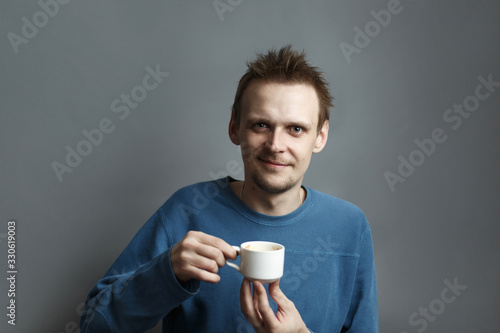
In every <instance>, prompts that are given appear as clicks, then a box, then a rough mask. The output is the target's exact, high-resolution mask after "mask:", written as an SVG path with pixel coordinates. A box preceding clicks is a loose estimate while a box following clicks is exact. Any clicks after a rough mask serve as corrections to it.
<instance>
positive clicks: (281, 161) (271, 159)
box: [257, 153, 294, 166]
mask: <svg viewBox="0 0 500 333" xmlns="http://www.w3.org/2000/svg"><path fill="white" fill-rule="evenodd" d="M257 158H258V159H260V160H264V161H266V162H271V163H275V164H284V165H289V166H294V163H293V162H291V161H287V160H285V159H283V158H281V157H279V156H277V155H275V154H270V153H262V154H259V155H257Z"/></svg>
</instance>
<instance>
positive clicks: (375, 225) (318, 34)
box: [0, 0, 500, 333]
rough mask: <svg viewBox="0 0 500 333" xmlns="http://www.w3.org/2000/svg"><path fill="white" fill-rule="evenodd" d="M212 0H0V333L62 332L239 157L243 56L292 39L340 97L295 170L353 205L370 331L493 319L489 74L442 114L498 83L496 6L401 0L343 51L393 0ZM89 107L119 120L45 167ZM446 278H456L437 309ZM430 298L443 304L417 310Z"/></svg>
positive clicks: (496, 210) (492, 100)
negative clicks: (94, 292) (156, 225)
mask: <svg viewBox="0 0 500 333" xmlns="http://www.w3.org/2000/svg"><path fill="white" fill-rule="evenodd" d="M61 1H62V0H61ZM222 2H224V3H226V4H228V6H230V7H229V8H230V9H231V10H227V11H226V12H224V13H223V14H221V16H219V15H218V13H217V11H216V10H215V8H214V5H213V2H212V1H210V0H205V1H200V0H198V1H95V0H94V1H72V2H69V3H68V4H65V5H62V4H61V5H59V8H58V11H57V13H55V14H54V12H55V9H54V8H55V7H54V6H52V11H53V12H52V14H53V15H52V16H53V17H52V16H48V15H45V16H46V18H47V20H46V22H44V17H43V14H36V13H37V12H39V11H41V10H42V9H41V7H40V5H39V4H37V2H35V1H31V2H27V1H2V3H1V4H0V17H1V19H0V27H1V40H0V52H1V53H0V54H1V59H2V61H1V72H0V78H1V79H0V85H1V86H0V88H1V99H0V110H1V114H0V115H1V118H0V157H1V169H0V172H1V173H0V177H1V180H0V181H1V190H0V222H1V224H0V226H1V229H0V241H1V243H0V253H1V255H0V263H1V264H0V267H1V271H2V272H4V273H1V274H0V277H2V276H4V275H6V271H7V267H6V261H7V260H6V259H7V258H6V257H7V244H6V239H5V233H6V232H7V221H9V220H11V219H13V220H15V221H16V222H17V236H18V238H17V246H18V248H17V261H18V269H19V273H18V276H17V278H18V279H17V295H16V296H17V297H16V301H17V325H16V326H15V327H12V326H11V325H7V318H6V315H5V313H6V310H5V307H6V306H7V301H8V298H7V284H6V279H5V278H0V305H1V307H0V308H2V309H4V310H2V313H0V318H1V319H0V330H1V331H2V332H65V331H66V332H76V329H75V328H74V327H72V325H73V324H72V322H78V321H79V315H78V313H79V306H80V304H81V302H83V301H84V299H85V297H86V295H87V293H88V292H89V290H90V289H91V287H92V286H93V285H94V284H95V283H96V282H97V281H98V279H99V278H100V277H101V276H102V274H104V272H105V271H106V270H107V268H108V267H109V266H110V265H111V263H112V262H113V261H114V260H115V259H116V257H117V256H118V255H119V254H120V252H121V251H122V250H123V248H124V247H125V246H126V245H127V244H128V242H129V240H130V239H131V238H132V237H133V235H134V234H135V232H136V231H137V230H138V229H139V228H140V227H141V226H142V224H143V223H144V222H145V221H146V220H147V219H148V218H149V216H151V215H152V214H153V212H154V211H155V210H156V209H157V208H158V207H159V206H160V205H161V204H162V203H163V202H164V201H165V200H166V199H167V198H168V197H169V196H170V195H171V194H172V193H173V192H174V191H175V190H177V189H178V188H179V187H181V186H185V185H188V184H191V183H194V182H197V181H203V180H208V179H211V178H213V175H214V174H217V175H222V174H223V173H224V171H225V170H226V166H227V163H228V162H230V161H237V163H238V164H239V165H242V162H241V159H240V152H239V150H238V148H237V147H235V146H234V145H232V144H231V143H230V141H229V139H228V136H227V124H228V121H229V115H230V112H229V110H230V106H231V104H232V100H233V97H234V93H235V90H236V85H237V81H238V79H239V77H240V76H241V75H242V73H243V72H244V70H245V61H246V60H248V59H252V58H253V55H254V54H255V53H256V52H261V51H264V50H266V49H268V48H270V47H281V46H282V45H284V44H286V43H292V44H293V45H294V47H295V48H296V49H299V50H301V49H305V50H306V52H307V54H308V58H309V59H310V61H311V62H312V63H313V64H314V65H316V66H319V67H320V68H322V69H323V70H324V71H325V72H326V76H327V79H328V80H329V81H330V82H331V87H332V92H333V95H334V96H335V108H334V110H333V113H332V122H331V130H330V137H329V142H328V144H327V146H326V148H325V150H324V151H323V152H322V153H320V154H318V155H315V157H314V158H313V161H312V164H311V166H310V169H309V172H308V175H307V177H306V179H305V185H307V186H309V187H313V188H316V189H318V190H320V191H323V192H327V193H330V194H332V195H335V196H338V197H341V198H344V199H346V200H349V201H351V202H353V203H355V204H357V205H358V206H359V207H361V208H362V209H363V210H364V212H365V213H366V215H367V216H368V219H369V220H370V223H371V227H372V231H373V237H374V246H375V260H376V265H377V276H378V288H379V305H380V322H381V325H380V326H381V332H392V333H400V332H403V331H406V332H408V333H412V332H417V329H421V331H425V332H429V333H430V332H471V331H474V332H499V331H500V321H499V320H498V313H499V312H500V297H499V296H500V293H499V291H500V288H499V287H500V286H499V282H500V279H499V278H500V268H499V264H500V262H499V258H500V256H499V254H500V253H499V252H500V251H499V250H500V245H499V244H500V243H499V242H498V236H499V235H500V227H499V224H498V222H499V217H500V205H499V202H498V201H499V198H500V196H499V194H500V187H499V185H500V177H499V175H500V172H499V170H500V154H499V152H500V149H499V145H498V141H499V140H498V139H499V130H498V129H499V125H500V115H499V113H498V112H499V107H500V87H496V88H494V89H495V91H494V92H491V93H490V95H489V97H488V98H486V99H485V100H482V101H480V105H479V106H478V108H477V110H476V111H474V112H473V113H471V114H470V116H469V117H468V118H466V119H463V121H462V124H461V126H460V127H459V128H458V129H456V130H455V129H453V128H452V127H451V125H453V123H449V122H446V121H445V120H444V119H443V115H444V114H445V112H446V110H447V109H449V108H451V107H452V106H453V105H454V104H462V103H463V102H464V100H465V99H466V98H467V97H468V96H469V95H474V93H475V89H476V86H478V85H479V84H480V82H479V80H478V77H480V76H482V77H484V78H486V79H487V78H488V76H489V75H491V78H492V80H493V81H496V82H499V81H500V62H499V59H500V57H499V55H500V47H499V42H498V37H499V32H500V4H499V2H498V1H486V0H481V1H451V0H449V1H424V0H420V1H415V0H414V1H410V0H402V1H401V4H400V7H398V8H399V9H400V10H401V11H400V12H399V13H398V14H395V15H392V17H391V21H390V23H389V24H386V27H382V28H381V29H380V31H377V30H372V32H371V34H372V36H373V37H371V38H370V40H371V41H370V43H369V45H367V46H366V47H364V48H361V49H360V51H359V53H357V54H356V53H354V54H352V56H351V59H350V60H351V61H350V62H348V61H347V59H346V57H345V56H344V54H343V53H342V50H341V47H340V44H341V43H342V42H345V43H348V44H351V45H355V44H354V38H355V34H356V32H355V30H354V29H355V27H359V28H360V29H363V30H364V28H365V25H366V24H367V23H368V27H371V28H372V29H376V26H373V24H372V25H370V24H369V22H370V21H374V17H373V16H372V15H371V14H370V11H372V10H374V11H376V12H378V11H380V10H382V9H387V6H388V4H390V3H391V1H386V0H381V1H290V0H281V1H249V0H246V1H245V0H243V1H241V0H232V1H229V0H222ZM33 15H35V19H37V20H39V21H38V23H39V25H43V26H42V27H40V28H38V32H37V33H36V35H34V36H31V38H27V39H26V43H21V44H20V45H18V46H17V48H18V50H17V53H16V50H15V47H14V46H13V44H12V43H11V42H10V40H9V38H8V34H9V33H14V34H17V35H19V36H22V27H23V25H24V24H25V21H23V20H22V18H23V17H26V18H27V19H28V20H29V21H30V22H33V19H34V18H33ZM44 23H45V25H44ZM25 30H26V28H25ZM25 33H27V31H25ZM11 36H12V35H11ZM358 42H359V41H358ZM157 65H159V68H160V70H161V71H163V72H169V76H168V77H166V78H164V80H163V82H161V84H159V85H158V87H156V89H154V90H152V91H148V94H147V97H146V98H145V99H144V100H143V101H141V102H140V103H139V105H138V106H137V107H136V108H135V109H131V110H130V114H129V116H128V117H127V118H125V119H123V120H122V119H120V118H119V115H121V114H122V113H114V112H112V108H111V104H112V102H113V101H114V100H115V99H117V98H118V99H119V98H120V95H121V94H130V93H131V90H132V89H133V88H134V87H135V86H137V85H141V84H142V80H143V78H144V76H145V75H146V74H147V71H146V67H147V66H150V67H151V68H153V69H154V68H155V67H156V66H157ZM151 82H153V81H151ZM481 89H482V90H481V92H482V93H486V92H487V90H485V88H481ZM136 92H137V91H136ZM468 100H469V101H470V98H469V99H468ZM120 105H124V104H123V103H122V104H120ZM104 118H108V119H110V121H111V122H112V124H113V125H114V126H115V127H114V131H113V132H111V133H109V134H104V136H103V139H102V142H101V143H100V144H99V145H97V146H94V147H93V149H92V152H91V153H90V154H88V156H85V157H84V158H83V160H82V162H81V164H80V165H78V166H77V167H75V168H74V169H73V171H72V172H71V173H64V174H63V176H62V182H60V181H59V180H58V178H57V176H56V173H55V172H54V170H53V168H52V166H51V164H52V163H53V162H54V161H57V162H59V163H62V164H65V157H66V153H67V152H66V149H65V147H66V146H70V147H72V148H73V149H76V147H77V144H78V143H79V142H80V141H82V140H84V139H85V136H84V135H83V134H82V131H83V130H92V129H94V128H97V127H98V124H99V122H100V121H101V120H102V119H104ZM435 128H441V129H442V130H443V131H444V132H445V134H446V136H447V140H446V141H445V142H443V143H440V144H436V148H435V151H434V152H433V153H432V154H431V155H430V156H426V157H425V160H424V161H423V163H422V164H421V165H419V166H417V167H416V168H415V170H414V172H413V173H412V174H411V175H410V176H409V177H407V178H406V180H405V182H403V183H397V184H396V185H395V188H394V191H392V190H391V188H390V186H389V185H388V183H387V181H386V179H385V178H384V173H385V172H386V171H390V172H393V173H395V174H396V173H397V172H398V171H397V168H398V165H399V163H400V162H399V160H398V156H400V155H401V156H402V157H404V158H406V159H408V158H409V156H410V154H412V152H414V151H415V150H416V149H418V147H417V146H416V144H415V143H414V140H416V139H418V140H424V139H426V138H429V137H431V132H432V131H433V130H434V129H435ZM416 154H418V153H413V155H412V156H413V157H418V156H417V155H416ZM232 176H235V177H237V178H240V179H241V177H242V174H241V173H240V174H232ZM454 279H458V280H457V281H458V283H459V284H461V285H466V286H467V289H466V290H463V291H462V292H461V294H460V296H459V297H457V298H456V299H455V301H454V302H452V303H451V304H446V305H445V309H444V311H443V309H442V308H439V301H436V299H439V298H440V297H441V292H442V291H443V290H444V288H446V284H445V282H444V280H449V281H450V282H453V280H454ZM449 295H451V294H448V296H449ZM430 304H432V305H433V306H435V311H438V312H439V315H437V316H436V318H435V319H434V321H429V322H428V325H427V327H425V329H423V330H422V328H423V326H422V325H420V324H419V325H413V326H412V325H411V324H410V322H409V317H410V316H411V314H412V313H413V312H415V311H417V312H418V311H419V308H421V307H422V308H424V307H429V305H430ZM436 309H437V310H436ZM4 312H5V313H4ZM419 318H422V317H420V316H419ZM155 331H156V332H158V328H156V329H155Z"/></svg>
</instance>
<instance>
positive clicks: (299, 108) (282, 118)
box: [229, 81, 328, 193]
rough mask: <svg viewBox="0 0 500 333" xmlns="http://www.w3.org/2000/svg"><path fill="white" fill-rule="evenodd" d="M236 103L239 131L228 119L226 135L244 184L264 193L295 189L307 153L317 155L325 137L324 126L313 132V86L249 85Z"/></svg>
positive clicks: (315, 117)
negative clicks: (238, 156)
mask: <svg viewBox="0 0 500 333" xmlns="http://www.w3.org/2000/svg"><path fill="white" fill-rule="evenodd" d="M241 104H242V109H241V117H240V124H239V128H238V126H237V124H235V122H234V120H233V118H231V121H230V124H229V136H230V138H231V141H232V142H233V143H234V144H237V145H241V150H242V157H243V163H244V165H245V180H246V181H247V182H248V181H252V182H253V183H254V184H255V185H257V187H259V188H260V189H262V190H264V191H266V192H269V193H283V192H285V191H287V190H290V189H292V188H294V187H299V186H300V185H301V184H302V179H303V177H304V174H305V172H306V170H307V168H308V166H309V163H310V161H311V156H312V153H318V152H320V151H321V150H322V149H323V147H324V146H325V144H326V140H327V137H328V122H325V124H324V125H323V127H322V129H321V130H320V131H319V133H318V131H317V127H318V115H319V102H318V97H317V95H316V92H315V90H314V88H313V87H312V86H310V85H306V84H281V83H273V82H263V81H254V82H252V83H251V84H250V85H249V86H248V88H247V89H246V91H245V93H244V95H243V98H242V103H241Z"/></svg>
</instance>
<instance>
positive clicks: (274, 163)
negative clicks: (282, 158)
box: [259, 158, 289, 169]
mask: <svg viewBox="0 0 500 333" xmlns="http://www.w3.org/2000/svg"><path fill="white" fill-rule="evenodd" d="M259 161H261V162H262V163H264V165H266V166H268V167H271V168H278V169H280V168H285V167H287V166H289V164H287V163H283V162H278V161H274V160H272V159H266V158H259Z"/></svg>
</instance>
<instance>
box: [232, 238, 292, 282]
mask: <svg viewBox="0 0 500 333" xmlns="http://www.w3.org/2000/svg"><path fill="white" fill-rule="evenodd" d="M233 248H234V249H235V250H236V251H237V252H238V254H239V255H240V257H241V258H240V265H237V264H235V263H234V262H230V261H228V260H226V264H227V265H228V266H230V267H233V268H234V269H236V270H237V271H238V272H240V273H241V275H243V276H244V277H245V278H247V279H248V280H250V281H256V280H257V281H260V282H262V283H270V282H273V281H276V280H278V279H279V278H281V277H282V276H283V264H284V263H285V247H284V246H283V245H281V244H278V243H272V242H262V241H252V242H245V243H243V244H241V245H240V246H233Z"/></svg>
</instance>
